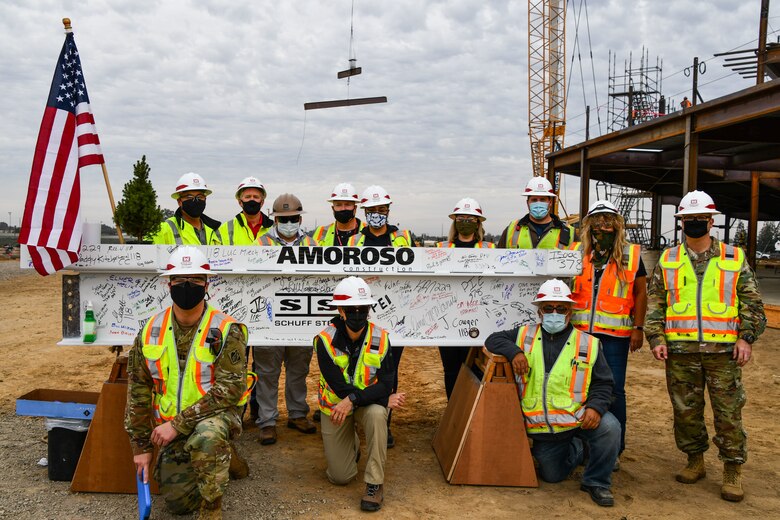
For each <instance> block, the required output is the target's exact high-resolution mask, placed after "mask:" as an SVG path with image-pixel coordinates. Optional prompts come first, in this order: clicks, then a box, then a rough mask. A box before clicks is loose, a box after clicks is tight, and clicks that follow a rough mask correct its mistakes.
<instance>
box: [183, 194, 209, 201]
mask: <svg viewBox="0 0 780 520" xmlns="http://www.w3.org/2000/svg"><path fill="white" fill-rule="evenodd" d="M179 200H180V201H182V202H189V201H191V200H197V201H200V202H205V201H206V196H205V195H183V196H181V197H179Z"/></svg>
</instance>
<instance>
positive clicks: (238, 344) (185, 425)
mask: <svg viewBox="0 0 780 520" xmlns="http://www.w3.org/2000/svg"><path fill="white" fill-rule="evenodd" d="M172 322H173V333H174V337H175V338H176V349H177V352H178V357H179V367H180V370H179V372H180V373H182V372H183V371H184V363H186V360H187V356H188V354H189V350H190V347H191V346H192V340H193V337H194V335H195V333H196V331H197V329H198V326H197V324H196V325H194V326H192V327H188V328H184V327H182V326H181V325H179V323H178V322H177V321H176V319H175V318H174V319H173V320H172ZM142 348H143V341H142V340H141V334H140V333H139V334H138V336H137V337H136V338H135V343H134V344H133V348H132V350H130V354H129V355H128V361H127V371H128V385H127V408H126V410H125V430H126V431H127V433H128V435H129V436H130V444H131V446H132V448H133V454H134V455H137V454H139V453H148V452H151V451H152V444H151V442H150V440H149V439H150V436H151V434H152V430H153V429H154V426H155V424H154V416H153V414H152V401H153V388H154V384H153V381H152V376H151V374H150V373H149V369H148V367H147V366H146V361H145V359H144V355H143V351H142ZM214 379H215V381H214V384H213V385H212V387H211V389H210V390H209V391H208V393H207V394H206V395H204V396H203V397H202V398H201V399H200V400H199V401H198V402H196V403H195V404H193V405H192V406H190V407H188V408H185V409H184V410H182V411H181V413H179V414H178V415H177V416H176V417H175V418H174V419H173V421H171V422H172V424H173V427H174V428H175V429H176V431H178V432H179V434H181V435H189V434H190V433H192V430H193V429H194V428H195V425H196V424H197V423H198V422H200V421H202V420H203V419H206V418H208V417H212V416H214V415H216V414H218V413H220V412H228V413H229V414H230V415H231V434H232V435H235V434H238V433H240V431H241V410H240V408H239V407H238V406H237V403H238V402H239V401H240V400H241V396H242V395H243V394H244V391H245V390H246V339H245V338H244V335H243V333H242V332H241V328H240V327H234V326H231V327H230V329H229V331H228V335H227V341H226V342H225V346H224V347H223V349H222V352H220V354H219V356H218V357H217V360H216V362H215V368H214ZM233 416H234V417H233Z"/></svg>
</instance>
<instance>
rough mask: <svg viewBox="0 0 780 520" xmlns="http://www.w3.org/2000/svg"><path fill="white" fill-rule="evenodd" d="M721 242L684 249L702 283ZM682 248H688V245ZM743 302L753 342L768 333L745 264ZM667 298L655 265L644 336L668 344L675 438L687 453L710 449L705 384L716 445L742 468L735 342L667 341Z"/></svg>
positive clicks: (741, 397) (744, 325)
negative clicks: (697, 249)
mask: <svg viewBox="0 0 780 520" xmlns="http://www.w3.org/2000/svg"><path fill="white" fill-rule="evenodd" d="M719 244H720V242H719V241H718V240H717V239H716V238H712V244H711V246H710V248H709V249H708V250H707V251H704V252H702V253H696V252H694V251H691V250H690V249H687V248H686V252H687V254H688V258H689V259H690V261H691V264H692V266H693V269H694V272H695V273H696V277H697V278H698V281H699V283H701V281H702V279H703V277H704V272H705V270H706V269H707V264H708V263H709V260H710V259H711V258H713V257H715V256H717V255H719V254H720V249H719ZM681 247H685V246H684V245H683V246H681ZM737 295H738V298H739V319H740V324H739V335H740V337H742V336H743V335H745V334H751V335H753V336H754V337H755V338H758V336H759V335H760V334H761V333H763V332H764V328H765V326H766V317H765V315H764V305H763V303H762V301H761V294H760V293H759V291H758V284H757V282H756V276H755V273H753V270H752V269H751V268H750V266H749V265H748V263H747V261H744V262H743V264H742V268H741V270H740V272H739V278H738V280H737ZM666 296H667V291H666V288H665V286H664V279H663V272H662V269H661V267H660V266H656V268H655V271H654V272H653V278H652V280H651V281H650V285H649V288H648V297H647V318H646V319H645V335H646V336H647V340H648V342H649V343H650V347H651V348H654V347H656V346H658V345H664V344H665V345H666V347H667V351H668V359H667V360H666V385H667V389H668V390H669V397H670V399H671V401H672V408H673V410H674V437H675V441H676V443H677V448H678V449H680V450H681V451H682V452H684V453H687V454H689V455H691V454H695V453H702V452H704V451H706V450H707V449H708V448H709V441H708V435H707V427H706V426H705V423H704V387H705V385H706V387H707V389H708V391H709V396H710V402H711V406H712V411H713V415H714V417H715V433H716V434H715V437H713V439H712V440H713V442H714V443H715V445H716V446H717V447H718V449H719V452H720V453H719V457H720V459H721V460H723V461H724V462H733V463H736V464H744V463H745V461H746V460H747V434H746V433H745V430H744V429H743V427H742V407H743V406H744V405H745V388H744V387H743V386H742V369H741V368H740V367H739V365H737V362H736V360H734V359H733V358H732V353H733V350H734V345H733V344H732V343H699V342H697V341H673V342H669V343H667V342H666V337H665V335H664V325H665V317H666V304H667V303H666Z"/></svg>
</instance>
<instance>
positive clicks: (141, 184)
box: [114, 155, 163, 244]
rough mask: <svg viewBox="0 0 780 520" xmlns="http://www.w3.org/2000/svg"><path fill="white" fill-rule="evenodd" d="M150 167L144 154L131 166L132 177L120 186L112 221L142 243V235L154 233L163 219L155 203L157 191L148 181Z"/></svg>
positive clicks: (160, 210)
mask: <svg viewBox="0 0 780 520" xmlns="http://www.w3.org/2000/svg"><path fill="white" fill-rule="evenodd" d="M149 172H151V168H149V165H148V164H147V163H146V156H145V155H144V156H143V157H141V160H140V161H138V162H136V163H135V166H133V178H132V179H130V181H129V182H128V183H127V184H125V187H124V188H122V200H120V201H119V203H118V204H117V205H116V213H115V215H114V222H116V223H117V224H118V225H119V226H120V227H121V228H122V231H124V232H126V233H129V234H131V235H133V236H134V237H136V239H137V240H138V243H139V244H140V243H142V242H143V239H144V237H146V236H148V235H151V234H154V233H156V232H157V231H158V230H159V229H160V223H161V222H162V220H163V212H162V209H160V206H158V205H157V193H156V192H155V191H154V187H153V186H152V183H151V181H149Z"/></svg>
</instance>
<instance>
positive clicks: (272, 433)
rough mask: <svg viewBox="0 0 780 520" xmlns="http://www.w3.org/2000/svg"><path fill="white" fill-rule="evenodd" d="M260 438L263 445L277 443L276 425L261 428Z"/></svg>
mask: <svg viewBox="0 0 780 520" xmlns="http://www.w3.org/2000/svg"><path fill="white" fill-rule="evenodd" d="M258 440H259V441H260V444H262V445H263V446H268V445H270V444H276V426H266V427H264V428H260V437H259V438H258Z"/></svg>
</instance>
